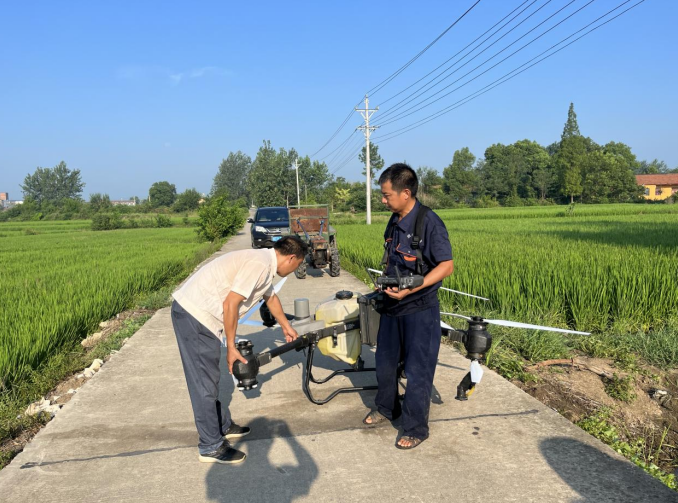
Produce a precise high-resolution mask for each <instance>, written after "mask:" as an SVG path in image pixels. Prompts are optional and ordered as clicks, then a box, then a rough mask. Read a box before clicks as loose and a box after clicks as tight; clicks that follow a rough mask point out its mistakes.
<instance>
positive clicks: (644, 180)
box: [636, 173, 678, 201]
mask: <svg viewBox="0 0 678 503" xmlns="http://www.w3.org/2000/svg"><path fill="white" fill-rule="evenodd" d="M636 183H638V185H642V186H643V187H644V188H645V194H644V197H645V199H650V200H652V201H659V200H662V199H666V198H668V197H671V196H672V195H673V194H676V193H678V173H668V174H663V175H636Z"/></svg>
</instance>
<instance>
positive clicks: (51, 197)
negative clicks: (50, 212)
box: [21, 161, 85, 205]
mask: <svg viewBox="0 0 678 503" xmlns="http://www.w3.org/2000/svg"><path fill="white" fill-rule="evenodd" d="M84 187H85V184H84V183H83V182H82V180H81V179H80V170H79V169H75V170H72V171H71V170H70V169H68V167H67V166H66V163H65V162H64V161H61V162H60V163H59V164H57V165H56V166H54V167H53V168H38V169H36V170H35V172H34V173H33V174H32V175H31V174H28V175H26V178H24V183H23V185H21V189H22V190H23V192H24V198H30V199H32V200H34V201H35V202H36V203H37V204H38V205H42V204H43V203H47V202H49V203H53V204H56V205H59V204H61V203H62V202H63V201H64V200H65V199H80V194H82V189H83V188H84Z"/></svg>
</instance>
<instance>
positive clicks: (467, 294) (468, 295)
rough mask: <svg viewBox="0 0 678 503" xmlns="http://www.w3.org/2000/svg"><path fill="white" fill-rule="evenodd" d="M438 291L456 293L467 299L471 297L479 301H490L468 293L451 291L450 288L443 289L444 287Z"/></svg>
mask: <svg viewBox="0 0 678 503" xmlns="http://www.w3.org/2000/svg"><path fill="white" fill-rule="evenodd" d="M440 289H441V290H446V291H448V292H453V293H458V294H459V295H466V296H467V297H473V298H474V299H480V300H485V301H489V300H490V299H486V298H485V297H480V296H479V295H472V294H470V293H466V292H460V291H459V290H452V289H451V288H445V287H444V286H441V287H440Z"/></svg>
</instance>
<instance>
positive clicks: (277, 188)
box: [247, 140, 298, 206]
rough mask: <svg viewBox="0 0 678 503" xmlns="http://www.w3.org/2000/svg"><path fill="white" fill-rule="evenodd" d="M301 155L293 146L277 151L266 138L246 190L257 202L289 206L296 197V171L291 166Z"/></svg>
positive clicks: (258, 153)
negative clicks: (289, 148) (290, 148)
mask: <svg viewBox="0 0 678 503" xmlns="http://www.w3.org/2000/svg"><path fill="white" fill-rule="evenodd" d="M297 157H298V155H297V153H296V151H295V150H294V149H292V150H290V151H289V152H287V151H286V150H285V149H283V148H281V149H280V150H279V151H278V152H276V151H275V149H273V147H271V142H270V141H268V140H266V141H264V144H263V146H262V147H261V148H259V152H257V156H256V158H255V159H254V163H253V164H252V169H251V170H250V172H249V174H248V176H247V190H248V193H249V194H251V197H252V199H253V200H254V204H256V205H257V206H286V205H287V202H288V201H290V204H294V203H295V202H296V199H297V185H296V175H295V173H294V170H291V169H290V166H292V163H293V162H294V160H295V159H296V158H297Z"/></svg>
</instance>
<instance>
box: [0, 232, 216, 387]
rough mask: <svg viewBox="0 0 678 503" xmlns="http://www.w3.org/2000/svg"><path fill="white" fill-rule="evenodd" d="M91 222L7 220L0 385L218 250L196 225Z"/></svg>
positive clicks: (0, 295)
mask: <svg viewBox="0 0 678 503" xmlns="http://www.w3.org/2000/svg"><path fill="white" fill-rule="evenodd" d="M89 228H90V221H65V222H18V223H1V224H0V285H1V288H0V390H2V389H3V388H5V389H6V388H9V387H11V385H12V383H13V382H16V381H17V380H20V379H21V377H22V376H23V375H25V374H26V373H27V371H28V370H30V369H35V368H37V367H38V366H39V365H40V364H41V363H43V362H44V361H45V360H46V359H47V358H49V357H50V356H51V355H54V354H56V353H58V352H59V351H61V350H63V349H64V348H68V347H71V346H72V345H73V344H76V343H77V342H78V341H79V340H81V339H82V338H84V337H85V336H86V335H87V334H88V333H91V332H92V331H94V329H95V328H96V327H97V325H98V323H99V322H100V321H102V320H105V319H108V318H110V317H111V316H113V315H115V314H116V313H118V312H121V311H123V310H124V309H126V308H128V307H129V306H130V305H131V303H132V302H133V301H134V299H135V297H137V296H139V295H142V294H144V293H147V292H150V291H153V290H155V289H157V288H160V287H162V286H164V285H167V284H169V283H171V282H172V281H174V280H176V279H177V278H178V277H181V276H183V275H185V274H187V273H188V272H189V271H190V270H192V268H193V266H194V265H195V264H197V263H198V262H199V261H200V260H201V258H202V257H203V256H205V255H206V254H207V253H209V252H210V251H211V248H210V245H206V244H200V243H198V241H197V239H196V233H195V230H194V229H192V228H185V227H183V228H174V227H172V228H165V229H127V230H117V231H109V232H93V231H90V230H89Z"/></svg>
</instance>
